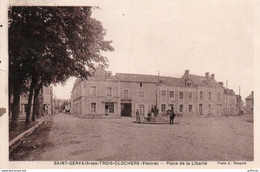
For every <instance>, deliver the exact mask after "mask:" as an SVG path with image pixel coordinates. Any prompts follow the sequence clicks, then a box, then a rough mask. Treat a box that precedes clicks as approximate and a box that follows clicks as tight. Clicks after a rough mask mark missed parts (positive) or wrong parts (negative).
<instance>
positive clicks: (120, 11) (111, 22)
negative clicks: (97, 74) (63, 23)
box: [54, 0, 254, 99]
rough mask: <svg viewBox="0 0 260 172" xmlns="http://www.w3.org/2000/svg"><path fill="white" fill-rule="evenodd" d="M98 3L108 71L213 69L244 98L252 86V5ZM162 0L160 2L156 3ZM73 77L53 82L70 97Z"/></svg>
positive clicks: (226, 0) (223, 0)
mask: <svg viewBox="0 0 260 172" xmlns="http://www.w3.org/2000/svg"><path fill="white" fill-rule="evenodd" d="M114 2H115V1H114ZM123 2H124V3H120V2H115V3H111V2H110V3H103V4H102V5H100V6H99V7H100V10H95V11H94V13H93V17H94V18H96V19H97V20H99V21H101V22H102V23H103V27H104V28H105V29H106V30H107V36H106V40H112V41H113V43H112V46H113V47H114V48H115V51H113V52H106V53H105V55H106V56H107V57H108V59H109V68H108V70H109V71H112V72H113V74H115V73H117V72H118V73H136V74H152V75H157V74H158V71H160V75H161V76H172V77H181V76H182V75H183V74H184V71H185V70H186V69H189V70H190V73H191V74H196V75H202V76H204V75H205V72H209V73H210V74H212V73H214V74H215V78H216V80H217V81H219V82H220V81H221V82H224V83H225V82H226V80H228V88H231V89H233V90H234V91H235V92H236V93H237V94H238V93H239V91H238V90H239V86H240V87H241V95H242V98H243V99H244V98H245V97H247V96H248V95H249V94H250V92H251V91H252V90H253V84H254V83H253V67H254V65H253V64H254V61H253V60H254V56H253V55H254V54H253V53H254V51H253V19H254V18H253V7H252V6H251V5H250V3H248V2H249V1H242V0H235V1H232V0H218V1H217V0H215V1H206V0H196V1H195V0H194V1H193V0H189V1H188V0H183V1H180V0H169V1H168V0H164V1H157V0H153V1H146V0H144V1H142V3H138V2H140V1H135V0H133V1H123ZM162 2H163V3H162ZM243 2H245V3H243ZM74 81H75V78H74V79H70V80H69V81H68V82H67V84H66V86H65V87H62V86H56V87H54V95H55V96H56V97H57V98H70V94H71V90H72V87H73V83H74Z"/></svg>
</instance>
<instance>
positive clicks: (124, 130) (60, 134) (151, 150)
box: [11, 114, 254, 161]
mask: <svg viewBox="0 0 260 172" xmlns="http://www.w3.org/2000/svg"><path fill="white" fill-rule="evenodd" d="M134 120H135V118H129V117H122V118H116V119H81V118H77V117H74V116H72V115H65V114H59V115H54V116H53V118H52V121H50V122H49V125H47V126H48V127H47V129H46V128H45V129H43V130H41V131H39V132H45V134H42V135H43V136H41V135H38V137H35V136H30V137H28V139H29V140H30V139H32V140H31V141H27V142H30V143H33V142H41V144H40V145H41V146H39V147H38V146H33V148H32V149H28V148H23V146H25V145H26V144H22V145H21V147H20V148H19V150H18V151H17V152H16V153H14V155H12V156H11V157H12V158H11V160H27V161H32V160H34V161H54V160H84V161H88V160H97V161H99V160H104V161H105V160H109V161H123V160H131V161H135V160H139V161H252V160H253V157H254V156H253V155H254V154H253V152H254V149H253V123H252V122H246V121H245V120H242V117H241V116H240V117H216V118H181V117H176V119H175V121H176V123H177V124H174V125H168V124H164V125H156V124H155V125H152V124H137V123H133V121H134ZM36 134H37V133H36ZM41 137H43V138H41ZM37 139H38V140H40V141H38V140H37ZM27 146H28V144H27ZM23 151H24V152H26V154H22V153H21V152H23ZM19 154H20V156H19Z"/></svg>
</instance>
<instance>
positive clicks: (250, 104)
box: [245, 91, 254, 115]
mask: <svg viewBox="0 0 260 172" xmlns="http://www.w3.org/2000/svg"><path fill="white" fill-rule="evenodd" d="M245 111H246V113H247V114H250V115H252V114H254V91H252V92H251V94H250V95H249V96H248V97H247V98H246V105H245Z"/></svg>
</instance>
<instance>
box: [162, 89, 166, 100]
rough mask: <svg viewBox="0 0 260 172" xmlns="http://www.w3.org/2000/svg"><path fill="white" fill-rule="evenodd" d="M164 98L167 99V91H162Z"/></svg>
mask: <svg viewBox="0 0 260 172" xmlns="http://www.w3.org/2000/svg"><path fill="white" fill-rule="evenodd" d="M162 98H163V99H165V98H166V91H164V90H163V91H162Z"/></svg>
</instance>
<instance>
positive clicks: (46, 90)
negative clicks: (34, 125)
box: [11, 86, 54, 116]
mask: <svg viewBox="0 0 260 172" xmlns="http://www.w3.org/2000/svg"><path fill="white" fill-rule="evenodd" d="M28 95H29V94H23V95H21V96H20V115H21V116H24V115H26V110H27V106H28ZM38 101H39V106H40V113H43V114H48V115H50V114H53V112H54V105H53V88H52V87H51V86H50V87H43V88H42V89H41V91H40V94H39V96H38ZM11 102H12V100H11ZM33 104H34V102H33V99H32V105H31V113H32V110H33Z"/></svg>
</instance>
